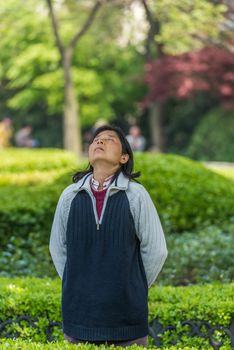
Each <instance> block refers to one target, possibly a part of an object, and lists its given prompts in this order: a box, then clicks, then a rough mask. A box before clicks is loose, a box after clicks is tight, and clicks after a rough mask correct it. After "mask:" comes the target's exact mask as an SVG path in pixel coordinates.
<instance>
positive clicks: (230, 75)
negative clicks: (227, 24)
mask: <svg viewBox="0 0 234 350" xmlns="http://www.w3.org/2000/svg"><path fill="white" fill-rule="evenodd" d="M145 82H146V84H147V85H148V88H149V92H148V94H147V96H146V97H145V99H144V101H143V106H144V107H147V106H149V105H150V104H151V103H152V102H154V101H159V102H165V101H166V100H167V99H168V98H170V97H176V98H189V97H191V96H192V95H193V94H195V93H196V92H198V91H209V92H210V93H211V94H213V95H215V96H216V97H217V98H218V99H220V101H221V103H222V104H223V105H224V107H225V108H228V109H234V53H232V52H230V51H228V50H225V49H220V48H217V47H206V48H203V49H202V50H200V51H197V52H189V53H185V54H180V55H176V56H163V57H161V58H159V59H157V60H155V61H154V62H152V63H149V64H147V65H146V67H145Z"/></svg>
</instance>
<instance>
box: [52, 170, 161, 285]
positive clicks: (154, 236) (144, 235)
mask: <svg viewBox="0 0 234 350" xmlns="http://www.w3.org/2000/svg"><path fill="white" fill-rule="evenodd" d="M91 176H92V174H90V175H89V176H87V177H86V178H85V181H84V179H81V180H80V181H78V182H77V183H74V184H71V185H69V186H68V187H67V188H65V190H64V191H63V192H62V194H61V196H60V198H59V201H58V204H57V208H56V211H55V215H54V220H53V224H52V230H51V236H50V246H49V248H50V253H51V257H52V260H53V263H54V265H55V268H56V270H57V272H58V274H59V276H60V278H62V276H63V271H64V267H65V263H66V258H67V250H66V225H67V220H68V215H69V210H70V205H71V202H72V200H73V198H74V197H75V195H76V194H77V192H79V191H81V190H86V191H87V192H88V193H89V195H90V197H91V199H92V203H93V210H94V214H95V218H96V224H97V226H98V225H99V224H101V223H102V218H103V214H104V211H105V207H106V205H107V198H108V196H112V195H114V193H116V192H118V191H119V190H120V189H121V190H123V189H124V190H125V191H126V194H127V197H128V200H129V205H130V210H131V214H132V216H133V219H134V224H135V228H136V233H137V236H138V238H139V240H140V253H141V257H142V261H143V265H144V269H145V273H146V277H147V282H148V287H150V286H151V285H152V284H153V283H154V281H155V279H156V278H157V276H158V274H159V272H160V270H161V269H162V266H163V264H164V262H165V260H166V257H167V247H166V241H165V237H164V233H163V229H162V226H161V223H160V219H159V216H158V213H157V210H156V208H155V206H154V204H153V202H152V200H151V198H150V196H149V193H148V192H147V191H146V189H145V188H144V187H143V186H142V185H141V184H138V183H136V182H133V181H129V179H128V178H127V177H126V176H124V174H123V173H120V175H119V177H118V185H116V182H113V183H111V185H110V186H109V188H108V191H107V193H106V199H105V201H104V205H103V208H102V213H101V217H100V219H98V215H97V211H96V205H95V198H94V195H93V194H92V191H91V188H90V178H91Z"/></svg>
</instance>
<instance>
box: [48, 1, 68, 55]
mask: <svg viewBox="0 0 234 350" xmlns="http://www.w3.org/2000/svg"><path fill="white" fill-rule="evenodd" d="M46 2H47V5H48V8H49V14H50V18H51V22H52V29H53V32H54V36H55V43H56V46H57V48H58V50H59V52H60V54H61V57H63V53H64V47H63V44H62V41H61V39H60V35H59V29H58V21H57V19H56V17H55V14H54V9H53V5H52V0H46Z"/></svg>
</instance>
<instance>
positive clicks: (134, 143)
mask: <svg viewBox="0 0 234 350" xmlns="http://www.w3.org/2000/svg"><path fill="white" fill-rule="evenodd" d="M126 138H127V140H128V142H129V143H130V146H131V148H132V150H133V151H138V152H143V151H144V150H145V138H144V136H142V135H141V129H140V128H139V126H137V125H133V126H131V127H130V129H129V134H128V135H127V136H126Z"/></svg>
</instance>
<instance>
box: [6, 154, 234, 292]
mask: <svg viewBox="0 0 234 350" xmlns="http://www.w3.org/2000/svg"><path fill="white" fill-rule="evenodd" d="M135 158H136V164H135V169H136V170H141V171H142V176H141V178H140V181H141V183H142V184H143V185H144V186H145V187H146V188H147V190H148V191H149V192H150V195H151V197H152V199H153V201H154V203H155V205H156V207H157V210H158V212H159V215H160V218H161V221H162V225H163V228H164V230H165V232H166V236H167V241H168V245H169V257H168V259H167V262H166V265H165V268H164V271H163V273H162V274H161V277H160V279H159V282H160V283H161V284H165V283H166V284H167V283H172V284H175V285H181V284H182V285H186V284H190V283H200V282H211V281H213V280H216V281H225V282H229V281H231V280H232V278H233V268H232V264H230V261H232V260H233V252H232V250H231V248H230V247H231V241H232V240H233V232H234V230H233V224H232V219H231V217H232V215H233V209H232V208H233V207H234V196H233V191H234V185H233V182H232V181H231V180H229V179H226V178H224V177H223V176H221V175H218V174H215V173H214V172H212V171H210V170H207V169H206V168H205V167H204V166H203V165H200V164H199V163H197V162H194V161H190V160H188V159H186V158H184V157H178V156H174V155H159V154H157V155H155V154H147V153H145V154H136V155H135ZM0 162H1V164H2V166H1V169H0V175H1V176H0V191H1V196H0V243H1V247H2V251H1V253H0V267H1V268H0V276H22V275H34V276H38V277H44V276H51V277H54V276H55V275H56V272H55V269H54V267H53V264H52V262H51V259H50V255H49V250H48V243H49V236H50V229H51V224H52V219H53V215H54V210H55V206H56V203H57V200H58V198H59V196H60V194H61V192H62V190H63V189H64V188H65V187H66V186H67V185H69V184H70V183H71V176H72V174H73V173H74V172H75V171H76V169H77V168H80V169H81V168H85V167H86V165H87V161H86V162H83V163H82V164H79V165H77V161H76V159H75V157H74V156H73V155H72V154H70V153H68V152H64V151H61V150H49V149H48V150H19V149H15V150H14V149H9V150H7V151H2V152H1V153H0ZM211 224H212V225H211ZM205 226H206V228H204V227H205ZM171 233H173V235H171ZM179 233H182V236H181V237H179V236H180V235H179ZM199 247H200V249H199ZM221 248H222V249H221ZM207 252H209V254H207ZM175 260H176V266H175V264H174V261H175Z"/></svg>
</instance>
